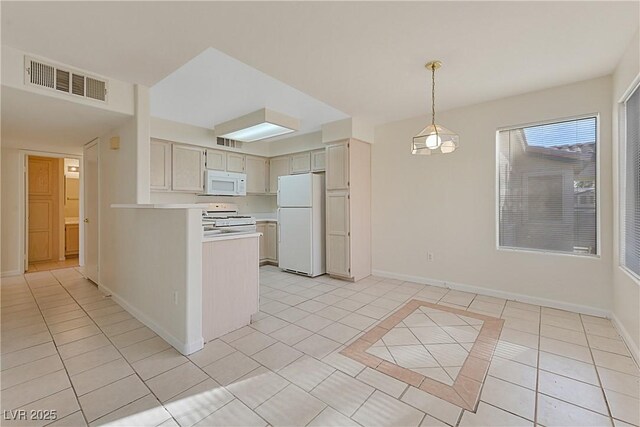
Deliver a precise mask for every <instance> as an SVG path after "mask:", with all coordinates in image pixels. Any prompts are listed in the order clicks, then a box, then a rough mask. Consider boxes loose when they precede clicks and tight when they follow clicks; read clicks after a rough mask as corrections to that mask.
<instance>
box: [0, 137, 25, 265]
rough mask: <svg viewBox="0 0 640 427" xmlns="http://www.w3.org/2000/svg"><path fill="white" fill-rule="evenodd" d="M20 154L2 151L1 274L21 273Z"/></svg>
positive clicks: (7, 149)
mask: <svg viewBox="0 0 640 427" xmlns="http://www.w3.org/2000/svg"><path fill="white" fill-rule="evenodd" d="M21 170H22V168H21V167H20V154H19V151H18V150H17V149H12V148H3V149H2V166H1V173H2V176H1V177H0V178H1V181H0V194H2V204H1V206H0V208H1V209H2V211H1V215H2V228H1V231H2V239H0V240H1V241H0V245H1V249H0V251H1V261H0V262H1V264H2V274H3V275H5V274H19V273H22V271H23V270H22V268H21V266H20V234H21V233H24V231H22V229H21V227H20V223H21V221H20V209H19V203H20V194H19V191H18V182H19V180H20V179H21Z"/></svg>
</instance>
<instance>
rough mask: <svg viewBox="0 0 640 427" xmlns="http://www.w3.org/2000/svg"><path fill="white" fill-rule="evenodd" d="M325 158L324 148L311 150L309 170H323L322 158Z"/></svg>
mask: <svg viewBox="0 0 640 427" xmlns="http://www.w3.org/2000/svg"><path fill="white" fill-rule="evenodd" d="M325 158H326V151H325V150H324V149H322V150H317V151H312V152H311V172H322V171H324V168H325V166H324V159H325Z"/></svg>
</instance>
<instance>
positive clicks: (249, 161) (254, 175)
mask: <svg viewBox="0 0 640 427" xmlns="http://www.w3.org/2000/svg"><path fill="white" fill-rule="evenodd" d="M245 173H246V174H247V193H254V194H264V193H267V190H268V188H267V187H268V186H269V185H268V175H269V161H268V160H267V159H265V158H264V157H256V156H246V157H245Z"/></svg>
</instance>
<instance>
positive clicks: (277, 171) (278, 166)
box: [269, 156, 291, 194]
mask: <svg viewBox="0 0 640 427" xmlns="http://www.w3.org/2000/svg"><path fill="white" fill-rule="evenodd" d="M290 162H291V158H290V157H289V156H286V157H274V158H272V159H271V160H270V161H269V193H271V194H276V193H277V192H278V177H279V176H284V175H289V174H290V173H291V169H290V168H291V166H290Z"/></svg>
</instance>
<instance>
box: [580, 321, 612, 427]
mask: <svg viewBox="0 0 640 427" xmlns="http://www.w3.org/2000/svg"><path fill="white" fill-rule="evenodd" d="M578 316H580V325H581V326H582V332H583V333H584V336H585V339H586V340H587V348H588V349H589V356H591V361H592V362H593V369H594V371H596V378H597V379H598V384H599V386H600V392H601V393H602V398H603V400H604V404H605V406H606V407H607V412H608V413H609V421H610V422H611V425H612V426H615V422H614V421H613V413H612V412H611V405H610V404H609V399H607V393H605V391H604V386H603V385H602V380H601V379H600V372H599V371H598V367H597V365H596V360H595V358H594V357H593V351H592V349H591V345H590V343H589V339H588V338H587V330H586V328H585V327H584V321H583V320H582V315H581V314H578Z"/></svg>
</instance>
